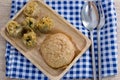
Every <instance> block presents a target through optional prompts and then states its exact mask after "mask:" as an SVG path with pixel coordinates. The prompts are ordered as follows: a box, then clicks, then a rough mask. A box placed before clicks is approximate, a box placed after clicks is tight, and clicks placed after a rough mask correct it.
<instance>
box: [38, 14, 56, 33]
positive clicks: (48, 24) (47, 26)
mask: <svg viewBox="0 0 120 80" xmlns="http://www.w3.org/2000/svg"><path fill="white" fill-rule="evenodd" d="M37 27H38V29H39V31H40V32H42V33H47V32H49V31H50V30H52V29H53V28H54V23H53V20H52V19H51V18H50V17H48V16H47V17H43V18H42V19H41V20H39V21H38V22H37Z"/></svg>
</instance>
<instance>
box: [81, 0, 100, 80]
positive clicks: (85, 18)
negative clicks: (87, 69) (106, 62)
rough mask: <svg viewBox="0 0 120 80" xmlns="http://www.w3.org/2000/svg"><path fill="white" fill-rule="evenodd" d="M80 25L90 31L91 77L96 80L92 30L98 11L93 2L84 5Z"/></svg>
mask: <svg viewBox="0 0 120 80" xmlns="http://www.w3.org/2000/svg"><path fill="white" fill-rule="evenodd" d="M81 16H82V23H83V25H84V26H85V27H86V28H87V29H88V30H89V31H90V38H91V41H92V45H91V53H92V66H93V77H94V80H96V65H95V54H94V43H93V30H94V28H96V27H97V25H98V21H99V15H98V10H97V7H96V5H95V3H94V2H93V1H88V2H86V3H85V5H84V6H83V9H82V13H81Z"/></svg>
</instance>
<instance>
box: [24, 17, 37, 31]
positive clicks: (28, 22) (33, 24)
mask: <svg viewBox="0 0 120 80" xmlns="http://www.w3.org/2000/svg"><path fill="white" fill-rule="evenodd" d="M22 25H23V26H27V27H30V28H31V29H32V30H34V31H35V30H36V20H35V19H34V18H31V17H27V18H26V19H25V20H24V21H23V23H22Z"/></svg>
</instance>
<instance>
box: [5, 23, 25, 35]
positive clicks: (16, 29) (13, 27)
mask: <svg viewBox="0 0 120 80" xmlns="http://www.w3.org/2000/svg"><path fill="white" fill-rule="evenodd" d="M6 30H7V32H8V34H9V35H10V36H13V37H20V36H21V35H22V34H21V32H22V30H23V27H21V26H20V24H18V23H17V22H16V21H10V22H9V23H8V24H7V27H6Z"/></svg>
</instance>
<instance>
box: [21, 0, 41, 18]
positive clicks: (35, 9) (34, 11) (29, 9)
mask: <svg viewBox="0 0 120 80" xmlns="http://www.w3.org/2000/svg"><path fill="white" fill-rule="evenodd" d="M23 13H24V14H25V15H26V16H28V17H38V16H39V15H40V8H39V5H38V3H37V2H35V1H32V2H30V3H29V4H28V5H27V6H26V8H25V9H24V11H23Z"/></svg>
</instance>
